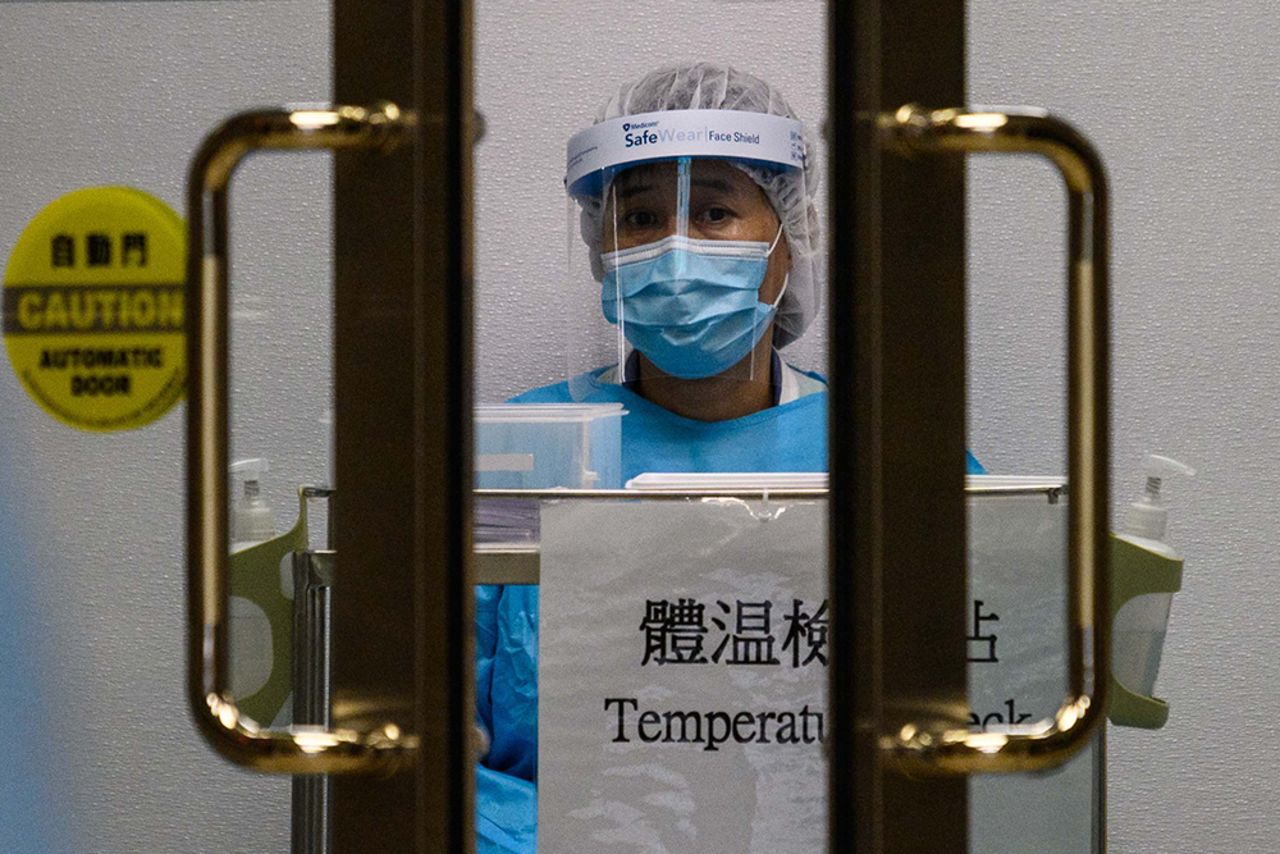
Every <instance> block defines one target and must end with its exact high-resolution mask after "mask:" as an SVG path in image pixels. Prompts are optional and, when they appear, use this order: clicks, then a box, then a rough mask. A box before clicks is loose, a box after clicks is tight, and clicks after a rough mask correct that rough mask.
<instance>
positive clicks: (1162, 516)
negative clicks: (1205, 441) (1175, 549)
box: [1124, 454, 1196, 543]
mask: <svg viewBox="0 0 1280 854" xmlns="http://www.w3.org/2000/svg"><path fill="white" fill-rule="evenodd" d="M1146 473H1147V486H1146V489H1145V490H1144V491H1143V493H1142V495H1141V496H1140V497H1139V498H1138V500H1137V501H1135V502H1133V503H1132V504H1130V505H1129V511H1128V512H1127V513H1126V514H1125V517H1124V533H1125V534H1127V535H1128V536H1130V537H1141V538H1142V539H1144V540H1155V541H1156V542H1160V543H1163V542H1165V539H1164V535H1165V529H1166V528H1167V526H1168V522H1169V508H1168V507H1166V506H1165V504H1164V500H1163V499H1162V498H1161V497H1160V487H1161V484H1163V482H1164V480H1165V479H1166V478H1167V477H1169V475H1171V474H1184V475H1187V476H1191V475H1194V474H1195V473H1196V470H1195V469H1193V468H1192V467H1191V466H1188V465H1185V464H1183V463H1180V462H1178V461H1177V460H1174V459H1170V458H1169V457H1162V456H1160V455H1159V454H1149V455H1148V456H1147V463H1146Z"/></svg>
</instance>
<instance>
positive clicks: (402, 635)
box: [332, 0, 475, 854]
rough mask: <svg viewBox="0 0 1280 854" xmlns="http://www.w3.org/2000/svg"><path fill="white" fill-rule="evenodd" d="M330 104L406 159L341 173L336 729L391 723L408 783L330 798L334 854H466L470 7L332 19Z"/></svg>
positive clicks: (347, 780)
mask: <svg viewBox="0 0 1280 854" xmlns="http://www.w3.org/2000/svg"><path fill="white" fill-rule="evenodd" d="M333 33H334V41H333V45H334V60H333V61H334V86H333V92H334V100H335V101H336V102H338V103H351V104H368V103H370V102H375V101H381V100H389V101H392V102H395V103H396V104H398V105H400V106H401V108H402V109H405V110H412V111H413V113H414V114H415V115H416V124H415V126H414V130H413V134H414V144H413V145H412V146H406V147H404V148H403V149H401V150H400V151H397V152H395V153H393V154H391V155H389V156H381V157H376V158H371V157H362V156H360V155H346V154H339V155H337V157H336V160H335V184H334V270H335V275H334V294H335V296H334V311H335V314H334V353H335V355H334V387H335V419H334V423H335V446H336V471H337V475H336V481H337V493H336V495H335V497H334V526H335V537H334V539H335V547H336V549H337V559H336V568H335V581H334V593H333V636H332V643H333V652H332V655H333V686H334V694H333V696H334V700H333V719H334V724H335V725H336V726H340V727H341V726H351V727H357V728H358V727H361V726H362V725H367V724H370V723H373V722H375V721H386V720H391V721H394V722H396V723H397V724H398V725H399V726H401V727H402V728H403V730H404V731H405V732H409V733H414V734H416V735H417V737H418V739H419V740H420V747H419V750H418V761H417V762H416V763H415V767H414V769H413V770H411V771H406V772H403V773H401V774H399V775H397V776H394V777H391V778H387V779H381V780H378V779H369V778H352V777H338V778H335V779H334V793H333V809H334V817H333V828H334V848H335V850H336V851H338V852H344V851H368V850H380V851H397V852H412V851H417V852H432V854H435V852H465V851H471V850H473V847H474V830H473V828H474V818H473V814H474V809H473V797H474V795H473V786H474V763H475V744H474V740H475V729H474V715H473V712H472V707H473V696H472V695H473V687H472V686H473V684H474V680H473V678H472V667H473V655H472V647H471V643H470V637H471V621H472V597H473V591H472V586H471V572H470V543H471V531H470V526H471V508H470V494H471V458H472V454H471V412H472V401H471V386H472V382H471V331H472V330H471V326H472V317H471V183H472V182H471V176H472V173H471V149H472V138H473V109H472V103H471V100H472V96H471V7H470V3H469V2H466V0H448V2H436V0H385V2H378V3H368V2H364V0H335V2H334V4H333Z"/></svg>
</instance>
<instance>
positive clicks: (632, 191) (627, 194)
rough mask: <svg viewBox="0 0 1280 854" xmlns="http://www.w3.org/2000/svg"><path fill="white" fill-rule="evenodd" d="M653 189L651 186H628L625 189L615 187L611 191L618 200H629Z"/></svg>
mask: <svg viewBox="0 0 1280 854" xmlns="http://www.w3.org/2000/svg"><path fill="white" fill-rule="evenodd" d="M653 189H654V187H653V185H652V184H628V185H627V186H625V187H617V186H615V187H614V189H613V191H614V193H615V194H616V196H617V197H618V198H619V199H629V198H631V197H632V196H638V195H640V194H641V193H648V192H651V191H652V190H653Z"/></svg>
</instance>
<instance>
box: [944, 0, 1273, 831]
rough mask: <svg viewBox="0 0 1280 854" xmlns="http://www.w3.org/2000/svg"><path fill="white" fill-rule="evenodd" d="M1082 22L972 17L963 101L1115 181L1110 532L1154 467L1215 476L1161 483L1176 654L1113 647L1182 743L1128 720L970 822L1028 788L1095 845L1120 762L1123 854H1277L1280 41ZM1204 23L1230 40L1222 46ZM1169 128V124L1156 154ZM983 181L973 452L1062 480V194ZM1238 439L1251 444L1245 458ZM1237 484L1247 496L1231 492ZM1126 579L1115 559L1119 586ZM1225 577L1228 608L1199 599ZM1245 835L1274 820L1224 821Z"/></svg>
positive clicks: (1008, 179) (1116, 814)
mask: <svg viewBox="0 0 1280 854" xmlns="http://www.w3.org/2000/svg"><path fill="white" fill-rule="evenodd" d="M1081 11H1082V14H1079V15H1075V16H1072V18H1071V19H1070V21H1069V23H1066V22H1062V21H1060V23H1066V26H1063V27H1056V26H1051V25H1049V22H1050V21H1051V20H1053V19H1054V13H1053V10H1052V9H1050V8H1049V5H1048V4H1043V3H1037V4H1028V5H1024V6H1017V7H1015V6H1013V5H1011V4H1008V3H999V2H990V0H973V2H971V3H970V4H969V24H968V26H969V43H970V50H969V57H970V69H969V90H970V98H971V100H972V101H974V102H977V103H999V104H1018V103H1026V104H1036V105H1039V106H1043V107H1046V108H1049V109H1050V110H1052V111H1054V112H1055V113H1057V114H1059V115H1062V116H1064V117H1066V118H1067V119H1069V120H1070V121H1071V122H1072V123H1073V124H1075V125H1076V126H1077V127H1079V128H1080V129H1081V130H1083V131H1084V132H1085V133H1086V134H1087V135H1088V136H1089V137H1090V138H1091V139H1092V140H1093V142H1094V143H1095V144H1096V145H1097V147H1098V149H1099V150H1100V152H1101V154H1102V156H1103V159H1104V160H1105V162H1106V166H1107V171H1108V174H1109V180H1110V185H1111V197H1112V210H1113V216H1112V225H1111V234H1112V255H1111V257H1112V265H1111V267H1112V282H1113V284H1112V295H1111V323H1112V342H1113V347H1112V368H1111V377H1112V394H1113V403H1112V416H1111V425H1112V436H1113V441H1112V451H1111V459H1112V467H1113V468H1112V479H1111V491H1112V500H1111V506H1112V508H1113V513H1112V528H1113V530H1115V531H1117V532H1124V531H1126V530H1133V529H1134V528H1133V525H1134V524H1135V523H1134V521H1133V520H1132V519H1131V513H1130V507H1129V505H1130V503H1131V502H1135V501H1139V500H1140V498H1141V496H1142V495H1143V493H1144V491H1145V487H1144V484H1145V483H1146V477H1147V475H1146V471H1145V469H1146V467H1147V463H1146V459H1147V457H1148V455H1150V454H1153V453H1155V454H1162V455H1167V456H1168V457H1171V458H1174V459H1177V460H1180V461H1182V462H1185V463H1187V464H1190V465H1191V466H1193V467H1194V468H1196V469H1197V470H1198V473H1197V475H1196V477H1195V478H1193V479H1186V478H1179V477H1177V476H1173V475H1170V476H1168V477H1166V478H1165V479H1164V480H1163V483H1162V485H1161V494H1162V500H1163V501H1164V502H1165V504H1166V506H1167V510H1168V515H1167V526H1166V530H1165V533H1164V535H1163V537H1162V538H1161V539H1163V540H1164V541H1165V542H1167V543H1168V544H1169V546H1171V547H1172V549H1173V550H1174V551H1175V552H1176V553H1177V554H1178V555H1179V556H1185V557H1186V559H1187V561H1188V564H1187V571H1186V574H1185V576H1184V577H1183V580H1182V589H1181V592H1179V593H1177V594H1176V595H1174V596H1173V597H1172V609H1171V611H1169V610H1167V609H1166V607H1165V606H1166V603H1167V602H1168V599H1167V598H1165V599H1163V600H1162V601H1159V602H1156V603H1155V607H1154V609H1152V611H1148V613H1149V615H1150V616H1151V617H1152V619H1151V620H1150V621H1149V622H1148V623H1147V625H1148V626H1150V627H1151V631H1150V632H1149V633H1148V634H1147V635H1146V636H1145V638H1142V639H1143V640H1146V639H1151V638H1154V637H1156V636H1157V635H1158V640H1159V641H1160V642H1161V643H1162V644H1163V655H1162V656H1161V657H1160V658H1159V659H1156V657H1155V655H1154V654H1153V653H1152V652H1150V651H1149V648H1147V647H1141V646H1139V645H1137V644H1136V643H1134V640H1135V639H1137V638H1136V637H1135V636H1133V635H1131V636H1130V637H1128V638H1126V636H1125V635H1124V633H1123V631H1122V630H1123V628H1124V626H1125V623H1128V624H1129V625H1130V626H1132V625H1133V623H1132V622H1129V621H1136V620H1137V619H1139V618H1140V617H1141V616H1142V611H1143V608H1142V605H1143V603H1141V602H1135V603H1134V604H1133V605H1131V606H1129V609H1127V613H1124V614H1121V615H1119V616H1118V617H1117V621H1116V626H1115V628H1116V632H1115V635H1114V638H1113V640H1114V655H1113V662H1114V665H1115V667H1116V669H1117V678H1119V676H1120V668H1121V667H1122V666H1123V664H1124V662H1125V661H1126V660H1138V661H1141V662H1142V664H1143V665H1144V666H1140V667H1137V668H1135V669H1134V670H1133V671H1132V672H1133V673H1134V676H1131V677H1130V679H1131V680H1132V681H1131V683H1130V685H1129V687H1130V688H1132V689H1134V692H1135V693H1136V694H1139V695H1144V694H1150V695H1152V696H1154V697H1156V698H1159V699H1162V700H1164V701H1166V702H1167V708H1165V712H1166V713H1167V721H1165V722H1164V723H1163V725H1162V726H1161V728H1159V729H1144V728H1142V727H1139V726H1120V725H1118V724H1117V723H1115V722H1114V718H1113V723H1111V724H1109V725H1108V726H1107V729H1106V738H1105V751H1104V743H1103V742H1102V741H1099V742H1096V743H1095V746H1094V750H1093V751H1092V752H1091V753H1090V754H1084V755H1082V756H1081V757H1080V758H1078V759H1077V760H1075V761H1074V762H1073V763H1072V764H1071V766H1069V767H1068V768H1067V769H1064V770H1062V771H1060V772H1057V774H1056V775H1055V776H1050V777H1046V778H1044V779H1041V780H1037V779H1034V778H1026V779H1022V780H1008V781H1005V780H999V781H997V780H995V779H994V778H993V779H988V780H975V781H974V783H973V787H974V808H975V810H983V809H990V810H994V809H995V806H996V804H997V800H998V799H1000V798H1008V799H1010V802H1013V799H1015V798H1018V797H1019V795H1018V794H1017V792H1016V791H1014V790H1021V791H1025V792H1028V793H1035V792H1040V793H1042V794H1040V795H1038V796H1036V800H1037V801H1044V802H1047V801H1049V800H1050V799H1053V801H1054V802H1055V803H1059V802H1065V799H1067V798H1069V799H1070V800H1069V803H1071V804H1078V805H1080V806H1072V807H1069V808H1068V807H1064V808H1063V810H1062V811H1061V812H1059V813H1057V818H1058V819H1060V820H1063V821H1066V820H1067V819H1068V813H1071V817H1070V821H1071V822H1072V823H1073V824H1076V825H1083V824H1084V811H1083V804H1084V803H1085V800H1086V798H1085V796H1086V794H1087V791H1088V787H1089V785H1090V782H1089V781H1090V779H1091V778H1092V780H1093V781H1094V785H1095V786H1096V785H1098V783H1099V782H1102V781H1103V778H1102V777H1101V771H1102V763H1101V761H1100V760H1101V759H1102V754H1103V753H1104V752H1105V806H1106V808H1105V819H1106V820H1105V827H1102V828H1099V832H1100V835H1102V836H1104V837H1105V840H1106V842H1107V844H1108V845H1109V847H1110V848H1111V850H1116V851H1126V850H1150V851H1159V850H1221V851H1262V850H1267V849H1269V847H1270V846H1271V842H1270V840H1271V839H1272V838H1274V836H1275V834H1276V819H1275V811H1274V810H1273V809H1270V805H1269V801H1268V800H1267V795H1266V793H1267V792H1268V791H1270V789H1271V788H1272V786H1271V785H1269V783H1270V782H1273V781H1274V780H1275V779H1276V771H1275V767H1276V766H1275V762H1274V751H1273V750H1272V749H1271V748H1270V747H1269V746H1268V745H1269V742H1268V740H1267V739H1266V738H1265V737H1264V736H1255V735H1254V734H1255V733H1265V732H1267V731H1268V728H1269V726H1270V725H1269V724H1268V723H1267V721H1268V720H1269V719H1270V715H1271V712H1270V711H1269V710H1270V707H1271V705H1272V701H1273V700H1274V696H1275V693H1274V690H1273V689H1271V688H1270V687H1269V685H1270V684H1274V680H1272V679H1269V678H1268V676H1267V673H1266V669H1267V667H1266V666H1265V665H1262V666H1260V665H1259V662H1260V659H1259V658H1257V655H1256V652H1255V651H1256V650H1258V649H1270V648H1271V647H1272V646H1273V645H1274V631H1273V630H1272V629H1271V628H1268V627H1274V625H1275V623H1276V620H1275V613H1274V609H1275V604H1274V603H1275V602H1276V601H1277V600H1276V584H1277V580H1276V575H1275V573H1274V572H1273V571H1272V568H1271V567H1272V563H1273V562H1272V561H1271V560H1270V557H1269V552H1270V551H1271V547H1270V546H1269V544H1267V543H1266V542H1265V540H1266V539H1267V538H1266V537H1265V536H1264V537H1257V536H1254V535H1253V534H1251V533H1249V532H1253V531H1270V530H1272V529H1273V528H1274V524H1273V522H1272V519H1271V514H1270V513H1269V512H1268V511H1267V510H1266V509H1265V502H1259V501H1256V500H1254V499H1253V498H1252V497H1251V495H1252V492H1253V486H1252V484H1254V483H1263V482H1267V481H1268V480H1269V476H1270V470H1271V467H1272V466H1273V465H1274V463H1273V462H1271V461H1270V460H1271V456H1272V455H1270V454H1265V453H1264V455H1263V457H1262V458H1259V457H1257V455H1256V449H1257V448H1259V447H1264V446H1266V444H1267V443H1266V442H1265V440H1264V441H1262V442H1259V441H1258V437H1261V436H1265V435H1266V434H1267V430H1268V429H1269V425H1270V424H1271V423H1272V422H1273V421H1274V414H1273V413H1274V408H1275V407H1274V399H1273V398H1272V396H1271V395H1270V394H1269V393H1268V392H1266V391H1264V390H1263V389H1267V388H1270V387H1272V383H1271V381H1270V377H1269V376H1268V375H1267V371H1266V369H1265V368H1263V369H1261V370H1262V373H1260V372H1259V371H1260V366H1261V365H1263V364H1265V363H1268V362H1269V361H1271V360H1272V354H1273V352H1274V344H1273V343H1272V342H1274V335H1273V334H1271V331H1270V330H1271V328H1272V327H1273V325H1274V324H1273V323H1272V320H1271V318H1274V316H1275V295H1274V290H1273V289H1271V288H1267V287H1258V286H1257V285H1256V283H1257V282H1258V281H1260V280H1262V279H1261V278H1260V277H1265V276H1266V275H1267V273H1266V270H1268V269H1269V268H1270V267H1271V266H1272V265H1273V264H1274V260H1275V257H1274V256H1275V251H1276V250H1275V245H1274V241H1271V240H1268V239H1265V238H1263V234H1264V233H1265V231H1266V226H1265V225H1263V223H1268V222H1272V221H1274V215H1272V214H1270V213H1269V211H1272V210H1274V207H1275V200H1276V192H1277V186H1276V182H1275V180H1274V176H1273V175H1272V174H1267V175H1265V176H1264V175H1262V174H1260V173H1259V171H1258V167H1257V165H1256V163H1255V162H1254V159H1253V153H1252V152H1253V150H1254V146H1253V145H1252V144H1251V142H1250V140H1251V139H1253V138H1255V135H1256V134H1259V133H1261V134H1267V135H1270V134H1273V133H1274V130H1275V123H1276V118H1275V115H1276V113H1275V110H1274V109H1272V108H1271V107H1273V106H1274V102H1275V93H1274V91H1273V90H1272V89H1269V88H1267V87H1263V89H1259V88H1258V85H1259V83H1260V81H1262V80H1263V79H1264V78H1265V77H1266V76H1267V74H1268V73H1269V72H1267V71H1266V70H1265V69H1266V68H1267V67H1268V60H1269V58H1270V56H1271V55H1272V54H1273V53H1274V51H1273V49H1272V45H1273V44H1274V41H1275V38H1276V36H1277V34H1278V33H1277V28H1276V23H1275V21H1274V20H1273V19H1271V18H1264V17H1262V16H1258V17H1253V16H1247V15H1246V16H1241V15H1239V14H1235V13H1237V12H1238V11H1239V9H1238V8H1236V7H1235V6H1233V5H1232V4H1228V3H1209V4H1208V5H1199V6H1197V7H1196V8H1195V10H1194V12H1193V11H1192V10H1191V9H1190V8H1185V9H1184V8H1179V9H1162V10H1156V9H1154V8H1146V9H1142V10H1131V12H1132V13H1133V14H1129V13H1126V14H1125V15H1124V18H1123V24H1121V19H1120V18H1119V17H1118V16H1113V15H1110V14H1108V13H1107V11H1106V10H1105V9H1103V8H1102V6H1101V5H1098V6H1097V7H1096V8H1092V7H1087V8H1084V9H1082V10H1081ZM1095 13H1096V14H1095ZM1201 16H1209V17H1210V18H1212V19H1213V20H1215V21H1218V22H1219V25H1217V26H1215V27H1212V28H1208V29H1206V28H1204V27H1203V26H1201V25H1199V24H1198V23H1197V22H1198V21H1200V20H1202V17H1201ZM1046 56H1053V57H1054V60H1053V62H1052V63H1049V64H1046V63H1045V57H1046ZM1228 57H1229V59H1228ZM1117 81H1123V83H1121V84H1120V86H1121V87H1122V88H1121V89H1120V90H1116V89H1115V88H1114V87H1115V86H1116V85H1117ZM1264 90H1265V94H1264V95H1261V96H1259V94H1258V93H1259V92H1262V91H1264ZM1117 91H1119V92H1120V93H1122V94H1121V95H1120V97H1116V94H1117ZM1259 97H1261V99H1262V101H1263V102H1264V103H1261V104H1260V103H1259V102H1258V98H1259ZM1246 115H1252V116H1258V117H1260V118H1258V119H1252V118H1245V116H1246ZM1155 116H1164V117H1176V118H1174V119H1173V120H1172V121H1167V122H1163V123H1162V124H1163V125H1164V127H1165V130H1163V131H1161V132H1160V133H1155V134H1151V133H1148V132H1145V131H1144V130H1143V128H1144V127H1145V126H1146V125H1147V118H1149V117H1155ZM1139 117H1142V118H1139ZM1210 139H1212V140H1213V142H1212V143H1210V142H1209V140H1210ZM1264 171H1265V170H1264ZM970 177H971V183H970V213H971V217H970V227H971V235H970V250H971V253H970V267H969V274H970V284H971V291H970V293H971V298H970V324H971V325H970V344H969V347H970V350H969V352H970V378H969V383H970V385H969V389H970V404H969V405H970V412H969V418H970V426H969V429H970V434H971V436H972V437H973V438H972V440H971V441H972V442H973V444H974V445H975V446H976V448H977V449H979V450H981V451H982V452H983V453H984V454H985V455H986V456H987V458H989V459H991V460H992V461H993V463H994V466H995V467H996V469H997V470H999V471H1018V472H1035V473H1042V472H1059V471H1061V470H1062V467H1063V464H1064V461H1065V460H1064V456H1063V451H1062V449H1063V448H1064V446H1065V444H1064V442H1065V421H1064V419H1063V412H1064V411H1065V409H1064V406H1063V400H1064V388H1065V386H1064V382H1065V376H1064V374H1063V373H1062V366H1063V365H1064V364H1065V361H1064V355H1065V353H1064V345H1063V342H1064V336H1063V329H1064V328H1065V317H1066V315H1065V311H1066V304H1065V302H1064V300H1063V299H1062V293H1061V291H1059V290H1058V288H1059V287H1060V283H1061V282H1062V272H1061V271H1062V270H1063V260H1064V256H1063V244H1062V243H1061V242H1060V240H1061V239H1060V237H1059V235H1060V234H1061V233H1062V229H1063V227H1064V225H1065V221H1064V219H1063V212H1062V205H1061V196H1060V192H1059V191H1058V190H1057V189H1056V187H1054V186H1053V185H1054V184H1055V183H1056V181H1057V179H1056V177H1054V176H1053V175H1052V174H1051V173H1050V172H1049V171H1048V170H1047V169H1046V168H1045V167H1044V166H1043V165H1041V164H1038V163H1034V162H1031V163H1021V162H1017V161H1004V160H994V161H982V160H975V161H974V162H973V164H972V170H971V173H970ZM1237 436H1238V437H1248V438H1247V439H1245V440H1244V441H1238V442H1237V441H1231V439H1232V437H1237ZM1241 471H1248V472H1249V473H1250V474H1249V476H1248V477H1246V478H1239V477H1236V476H1234V475H1235V473H1237V472H1241ZM1215 473H1216V474H1215ZM1210 496H1212V501H1210V500H1209V499H1210ZM1125 569H1126V567H1125V566H1124V565H1123V564H1121V563H1120V562H1119V561H1117V563H1116V565H1115V567H1114V571H1115V572H1116V573H1117V575H1118V576H1119V575H1120V574H1122V573H1123V572H1124V571H1125ZM1228 577H1229V578H1230V579H1231V584H1230V586H1229V589H1228V588H1227V587H1223V586H1221V585H1215V584H1213V583H1202V582H1201V580H1205V582H1207V580H1208V579H1219V578H1228ZM1150 602H1151V600H1150V599H1148V600H1147V603H1150ZM1166 619H1167V632H1165V631H1164V627H1165V621H1166ZM1137 637H1141V636H1137ZM1157 660H1158V661H1159V668H1158V672H1157V673H1156V674H1154V684H1153V685H1152V684H1150V682H1151V679H1150V677H1151V675H1152V674H1150V673H1148V674H1145V678H1141V679H1140V678H1138V677H1140V676H1143V674H1142V673H1141V671H1142V670H1144V669H1146V667H1145V665H1149V664H1154V663H1155V662H1156V661H1157ZM1139 681H1142V682H1145V683H1147V684H1144V685H1142V686H1141V687H1139V686H1138V685H1136V684H1135V683H1137V682H1139ZM1228 684H1229V685H1231V686H1232V688H1231V689H1230V691H1229V694H1230V699H1229V700H1227V701H1224V695H1223V690H1222V686H1223V685H1228ZM1119 696H1120V695H1119V694H1118V692H1117V693H1115V695H1114V696H1113V712H1114V710H1115V703H1116V698H1117V697H1119ZM1152 723H1153V724H1158V723H1159V720H1158V719H1157V720H1156V721H1154V722H1152ZM1227 733H1240V734H1242V735H1241V736H1240V737H1224V735H1225V734H1227ZM1260 739H1261V740H1260ZM1245 780H1247V781H1249V784H1248V785H1243V784H1242V782H1241V781H1245ZM1060 799H1062V800H1060ZM984 804H985V806H984ZM1094 815H1095V817H1096V815H1097V813H1095V814H1094ZM1238 815H1239V816H1243V815H1250V816H1259V817H1265V818H1260V819H1259V820H1258V821H1249V822H1241V821H1236V820H1234V819H1232V818H1230V817H1231V816H1238ZM1032 832H1034V830H1033V831H1032ZM1023 839H1024V840H1029V841H1024V843H1023V846H1024V849H1025V850H1044V851H1064V852H1065V851H1071V852H1081V851H1089V850H1097V849H1096V848H1091V847H1090V846H1088V845H1086V844H1085V843H1084V841H1083V840H1084V837H1082V836H1080V835H1078V834H1073V835H1072V836H1071V837H1070V839H1071V840H1072V841H1071V842H1067V841H1066V839H1067V837H1063V836H1060V837H1058V840H1060V841H1056V842H1055V841H1053V840H1051V839H1050V838H1049V837H1048V836H1045V837H1041V836H1040V835H1039V834H1036V835H1034V836H1032V837H1025V836H1024V837H1023ZM979 850H981V849H979Z"/></svg>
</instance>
